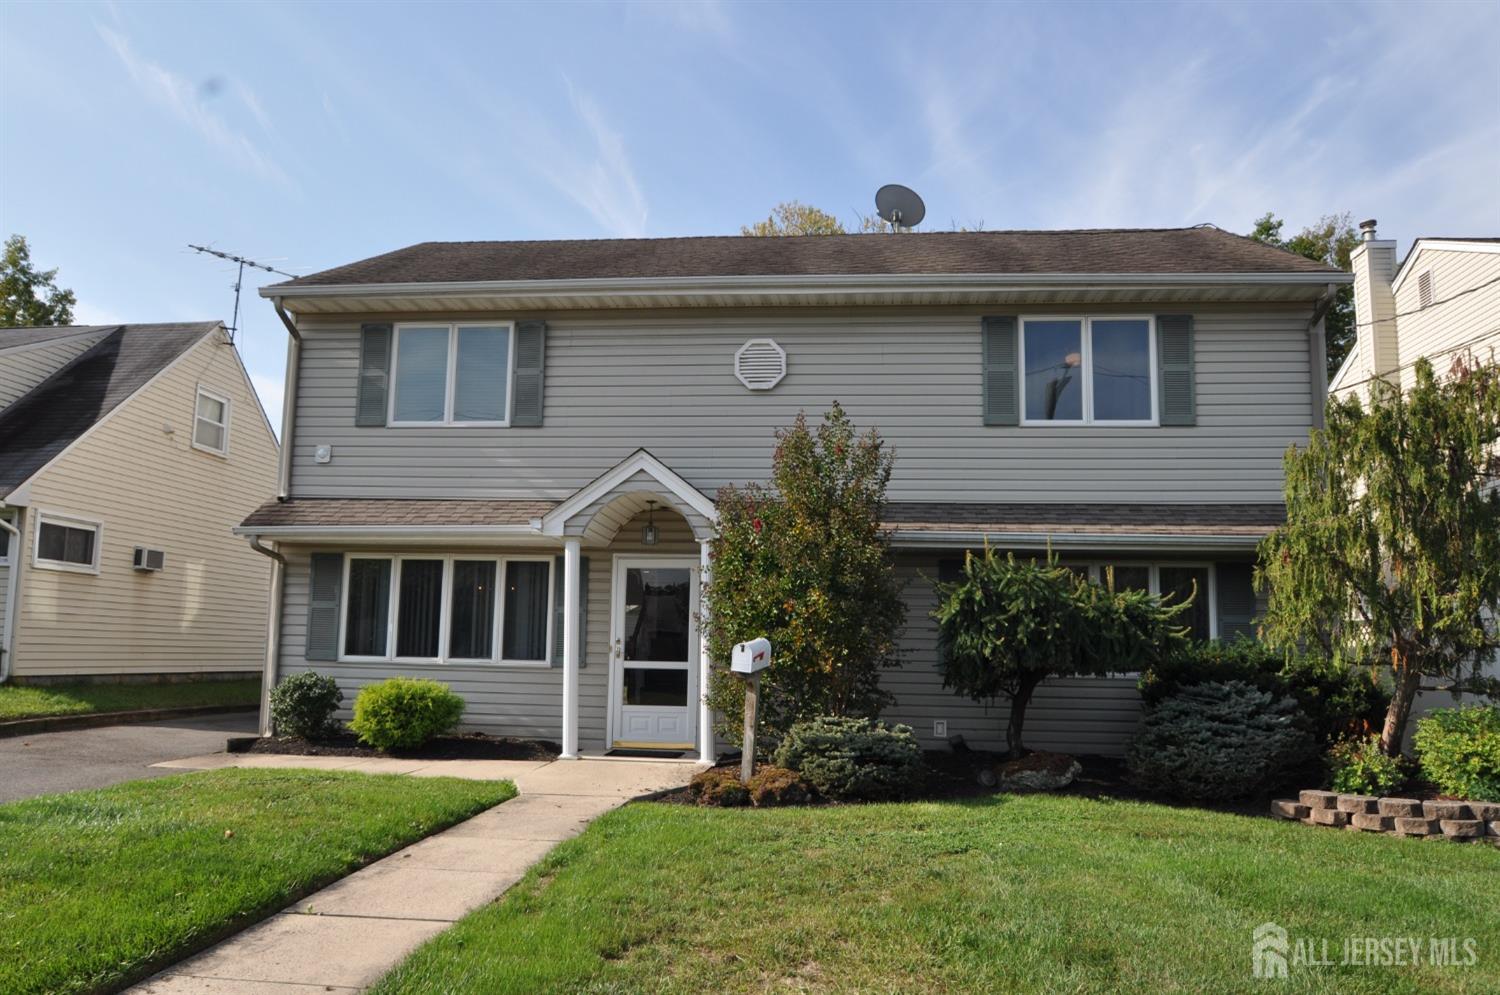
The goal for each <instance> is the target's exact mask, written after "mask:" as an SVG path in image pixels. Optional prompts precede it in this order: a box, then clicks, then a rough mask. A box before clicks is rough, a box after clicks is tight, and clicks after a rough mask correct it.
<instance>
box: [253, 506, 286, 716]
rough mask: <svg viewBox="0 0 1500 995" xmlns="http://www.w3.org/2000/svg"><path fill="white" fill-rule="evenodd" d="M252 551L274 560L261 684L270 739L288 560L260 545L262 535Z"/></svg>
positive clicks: (254, 541)
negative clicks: (283, 593)
mask: <svg viewBox="0 0 1500 995" xmlns="http://www.w3.org/2000/svg"><path fill="white" fill-rule="evenodd" d="M250 548H251V549H253V550H255V551H256V552H257V553H260V554H261V555H262V556H269V557H270V558H271V606H270V610H269V611H267V612H266V616H267V618H266V630H267V631H266V668H265V675H264V676H263V677H262V678H261V682H260V734H261V735H262V736H269V735H271V733H272V729H271V688H273V687H275V686H276V674H277V671H278V670H280V664H281V592H282V585H283V584H284V582H285V578H286V557H285V556H283V555H282V554H281V553H279V552H278V551H276V550H274V549H272V548H271V547H269V546H266V545H264V544H262V543H261V541H260V536H251V537H250Z"/></svg>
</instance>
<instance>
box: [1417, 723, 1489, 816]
mask: <svg viewBox="0 0 1500 995" xmlns="http://www.w3.org/2000/svg"><path fill="white" fill-rule="evenodd" d="M1412 745H1414V746H1415V747H1416V749H1417V761H1418V762H1419V763H1420V764H1421V767H1422V776H1423V777H1425V778H1427V780H1429V781H1431V782H1432V783H1433V784H1435V785H1436V786H1437V788H1438V790H1439V791H1441V792H1443V794H1445V795H1452V796H1453V797H1455V798H1472V799H1475V800H1482V801H1491V800H1494V801H1500V706H1496V705H1470V706H1468V707H1467V708H1438V709H1434V710H1433V711H1431V712H1429V713H1428V714H1427V715H1426V716H1424V717H1423V718H1421V719H1419V720H1417V733H1416V736H1415V737H1413V739H1412Z"/></svg>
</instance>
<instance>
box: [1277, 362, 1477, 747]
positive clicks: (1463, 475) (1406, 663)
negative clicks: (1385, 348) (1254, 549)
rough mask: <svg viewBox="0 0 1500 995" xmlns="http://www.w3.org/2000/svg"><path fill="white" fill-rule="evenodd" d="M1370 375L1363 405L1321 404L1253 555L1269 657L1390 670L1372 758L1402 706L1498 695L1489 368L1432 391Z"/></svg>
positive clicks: (1421, 372)
mask: <svg viewBox="0 0 1500 995" xmlns="http://www.w3.org/2000/svg"><path fill="white" fill-rule="evenodd" d="M1415 372H1416V383H1415V386H1414V387H1413V388H1412V389H1411V390H1410V391H1409V392H1408V393H1405V394H1403V393H1402V391H1401V390H1400V388H1399V386H1397V385H1395V384H1391V383H1387V382H1385V381H1384V380H1377V381H1374V382H1373V383H1372V384H1371V389H1370V398H1369V402H1368V405H1366V404H1363V403H1361V401H1360V399H1359V398H1358V397H1350V398H1348V399H1346V400H1335V401H1331V402H1330V403H1329V405H1328V416H1327V419H1326V421H1327V425H1326V427H1325V428H1323V429H1322V430H1314V431H1313V433H1312V436H1311V438H1310V439H1309V441H1308V444H1307V447H1306V448H1305V449H1298V448H1297V447H1295V446H1294V447H1292V448H1291V449H1289V450H1288V451H1287V453H1286V457H1285V460H1284V465H1285V468H1286V507H1287V520H1286V524H1285V525H1284V526H1282V527H1281V528H1278V529H1277V530H1276V531H1274V532H1272V533H1271V534H1270V535H1269V536H1267V537H1266V538H1265V539H1264V540H1263V541H1262V542H1261V544H1260V565H1259V566H1258V567H1257V568H1256V584H1257V586H1258V587H1259V588H1260V589H1261V590H1264V591H1266V592H1268V600H1267V610H1266V615H1265V618H1264V620H1263V622H1262V631H1263V635H1264V637H1265V639H1266V640H1267V641H1268V642H1270V643H1271V644H1272V645H1274V646H1277V647H1286V648H1293V647H1301V646H1306V645H1317V646H1321V647H1322V648H1323V650H1324V651H1325V652H1327V653H1328V654H1329V655H1330V656H1331V657H1333V658H1334V659H1336V660H1340V661H1344V662H1348V663H1359V664H1381V663H1383V662H1384V661H1389V663H1390V668H1391V675H1392V682H1393V685H1394V687H1393V693H1392V696H1391V703H1390V707H1389V708H1388V709H1387V710H1386V715H1385V723H1384V726H1383V728H1382V730H1381V734H1380V746H1381V749H1382V750H1383V751H1384V752H1385V753H1386V754H1388V755H1391V756H1394V755H1396V754H1397V753H1399V752H1400V749H1401V740H1402V737H1403V736H1404V735H1405V732H1406V722H1407V717H1408V716H1409V715H1410V714H1411V707H1412V701H1413V699H1414V698H1415V697H1416V694H1417V691H1418V690H1420V689H1422V687H1423V684H1422V682H1423V681H1424V680H1432V681H1436V682H1437V683H1436V684H1435V685H1432V688H1433V689H1437V688H1442V689H1445V690H1451V691H1457V692H1478V693H1483V694H1496V693H1500V682H1497V681H1495V680H1494V679H1493V678H1486V677H1485V676H1484V675H1483V674H1482V672H1481V671H1482V668H1483V666H1484V663H1485V662H1486V661H1487V660H1490V659H1492V657H1493V654H1494V653H1495V650H1496V648H1497V647H1500V638H1497V631H1496V612H1497V610H1500V490H1497V488H1496V476H1497V474H1500V456H1497V445H1496V443H1497V440H1500V368H1497V367H1496V365H1495V363H1494V362H1493V360H1491V361H1489V362H1486V363H1475V362H1473V361H1470V360H1467V359H1460V360H1457V361H1455V362H1454V364H1453V368H1452V370H1451V375H1450V376H1449V377H1448V378H1447V379H1446V380H1444V381H1441V382H1440V381H1439V380H1438V379H1437V378H1436V377H1435V376H1434V374H1433V371H1432V364H1431V363H1429V362H1428V361H1427V360H1425V359H1423V360H1419V361H1418V362H1417V364H1416V371H1415Z"/></svg>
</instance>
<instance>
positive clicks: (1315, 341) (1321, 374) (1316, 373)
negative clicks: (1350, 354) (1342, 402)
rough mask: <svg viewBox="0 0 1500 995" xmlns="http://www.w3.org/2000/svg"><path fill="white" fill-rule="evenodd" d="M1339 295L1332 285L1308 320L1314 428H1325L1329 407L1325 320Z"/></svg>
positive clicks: (1314, 305) (1309, 378) (1325, 291)
mask: <svg viewBox="0 0 1500 995" xmlns="http://www.w3.org/2000/svg"><path fill="white" fill-rule="evenodd" d="M1338 293H1339V287H1338V284H1336V283H1330V284H1329V285H1328V289H1326V290H1324V291H1323V295H1322V296H1321V297H1319V298H1318V299H1317V301H1316V303H1314V304H1313V313H1312V317H1311V318H1308V319H1307V355H1308V383H1309V390H1310V394H1311V396H1310V397H1309V401H1310V403H1311V404H1312V427H1313V428H1322V427H1323V418H1324V410H1325V409H1326V408H1327V407H1328V337H1327V333H1326V331H1325V328H1324V325H1323V318H1324V316H1325V315H1327V314H1328V309H1329V308H1331V307H1333V302H1334V301H1335V300H1337V299H1338Z"/></svg>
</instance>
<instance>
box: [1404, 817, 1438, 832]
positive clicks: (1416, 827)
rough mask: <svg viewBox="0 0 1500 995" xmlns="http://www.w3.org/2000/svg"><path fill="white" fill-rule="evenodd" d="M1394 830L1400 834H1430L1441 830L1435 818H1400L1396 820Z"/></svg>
mask: <svg viewBox="0 0 1500 995" xmlns="http://www.w3.org/2000/svg"><path fill="white" fill-rule="evenodd" d="M1396 832H1398V833H1400V834H1401V835H1402V836H1431V835H1432V834H1433V833H1436V832H1441V829H1440V828H1439V827H1438V822H1437V820H1436V819H1401V818H1398V819H1397V820H1396Z"/></svg>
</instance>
